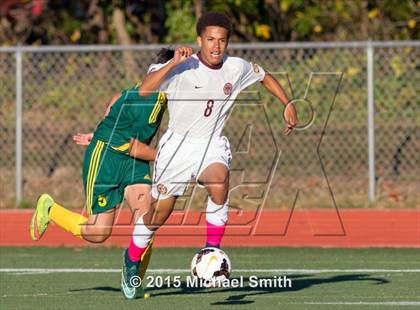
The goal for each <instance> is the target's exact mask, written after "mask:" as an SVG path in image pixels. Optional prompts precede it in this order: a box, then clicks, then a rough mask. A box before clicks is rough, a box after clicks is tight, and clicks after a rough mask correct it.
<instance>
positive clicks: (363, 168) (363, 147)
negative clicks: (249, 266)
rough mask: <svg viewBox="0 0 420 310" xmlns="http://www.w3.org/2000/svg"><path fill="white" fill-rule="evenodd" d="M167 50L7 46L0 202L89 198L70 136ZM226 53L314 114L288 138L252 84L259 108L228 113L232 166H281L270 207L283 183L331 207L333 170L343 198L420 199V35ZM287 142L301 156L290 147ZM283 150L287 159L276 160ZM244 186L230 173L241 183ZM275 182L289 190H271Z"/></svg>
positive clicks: (260, 175) (2, 60)
mask: <svg viewBox="0 0 420 310" xmlns="http://www.w3.org/2000/svg"><path fill="white" fill-rule="evenodd" d="M161 47H166V45H136V46H100V45H95V46H45V47H33V46H28V47H7V48H6V47H1V48H0V83H1V89H2V96H1V99H0V103H1V114H0V116H1V117H0V138H1V141H2V144H1V146H0V154H1V160H0V171H1V175H2V178H1V183H2V184H1V195H2V197H4V199H2V202H1V203H0V204H2V205H13V204H14V203H13V202H12V201H15V202H16V203H17V204H20V203H21V202H22V201H33V200H34V199H35V198H36V196H37V195H38V194H39V193H40V192H43V191H50V192H53V193H54V194H57V195H58V196H60V197H62V199H63V200H64V202H65V203H68V204H70V205H75V206H76V205H79V204H80V203H82V198H77V199H75V198H74V196H75V195H72V194H69V191H70V192H71V191H77V192H78V193H80V194H81V193H82V192H81V186H80V185H81V181H80V172H79V171H80V167H81V162H82V154H83V148H81V147H78V146H75V145H72V143H71V135H72V134H74V133H75V132H76V131H91V130H93V129H94V127H95V125H96V123H97V122H98V121H99V120H100V118H101V116H102V110H103V105H104V104H105V102H106V101H107V100H108V99H109V98H110V96H111V95H112V94H113V93H115V92H118V91H120V90H121V89H122V88H127V87H129V86H131V85H133V84H134V83H135V82H136V81H135V80H134V79H135V78H137V77H138V79H139V80H140V79H141V78H142V77H143V76H144V73H145V71H146V68H147V67H148V65H149V64H150V63H152V62H153V61H154V54H155V52H156V51H158V50H159V49H160V48H161ZM229 50H230V54H231V55H235V56H236V55H237V56H240V57H243V58H245V59H248V60H250V61H253V62H257V63H259V64H260V65H261V66H263V67H264V68H265V69H266V70H267V71H270V72H273V74H274V75H275V76H276V77H277V78H278V79H279V81H280V83H281V84H282V86H283V87H284V88H285V90H286V91H287V93H288V94H289V97H290V98H295V99H299V98H306V99H310V102H312V104H314V106H315V111H316V114H317V116H318V121H315V123H314V125H313V126H312V127H311V128H309V129H308V130H302V131H299V132H296V133H295V134H294V136H293V138H291V139H289V138H287V139H289V140H287V139H283V137H282V136H281V124H280V123H281V122H280V121H279V120H280V119H281V118H280V117H279V115H281V110H279V108H278V107H277V106H275V105H274V103H273V102H274V101H275V100H273V98H272V97H270V96H269V95H267V92H265V91H263V90H262V89H260V88H259V86H253V88H252V90H255V91H257V92H259V94H261V96H259V97H258V98H261V102H260V103H261V105H260V106H258V105H256V106H255V107H249V108H246V107H245V108H239V109H234V111H233V112H232V113H233V114H232V115H231V117H230V119H229V121H228V125H227V126H226V129H225V133H226V135H227V136H229V138H230V139H231V142H232V145H233V146H234V148H235V147H236V148H237V149H238V151H237V153H238V158H241V160H238V161H237V162H236V163H235V157H234V160H233V167H234V170H235V169H236V170H238V171H239V170H241V169H242V171H244V169H245V168H244V166H246V169H245V170H246V175H247V176H248V178H251V179H253V180H259V179H266V178H265V174H264V173H265V171H266V170H267V171H268V170H270V169H273V167H274V168H275V169H278V170H279V171H282V172H283V173H282V175H279V173H273V174H271V176H272V177H273V178H272V180H271V183H270V184H268V185H267V186H268V187H267V188H265V191H269V195H268V197H269V199H268V203H269V205H271V206H277V205H280V206H283V205H287V203H285V201H287V200H288V199H289V197H291V196H290V193H287V186H288V185H287V184H293V186H294V188H295V189H299V188H300V189H304V190H306V192H307V199H306V200H303V201H305V202H304V203H305V205H312V204H313V205H316V206H320V205H328V204H330V202H331V201H330V200H331V197H329V195H328V194H326V195H322V194H320V193H321V192H328V191H326V190H325V184H324V183H325V180H326V175H327V176H328V179H329V181H330V182H329V183H331V184H332V189H333V191H332V192H334V194H335V195H336V197H335V198H336V200H337V201H338V202H339V203H342V204H347V205H348V204H351V205H356V206H357V205H366V204H367V203H369V202H380V203H383V204H384V205H387V204H397V205H398V204H400V205H408V204H418V194H417V193H418V192H419V191H420V189H419V183H420V182H419V177H418V176H419V175H420V171H419V167H420V165H419V162H420V161H419V154H420V146H419V141H418V137H419V135H420V132H419V130H420V125H419V118H420V117H419V106H420V105H419V101H418V90H419V88H418V81H419V80H420V79H419V71H420V70H419V68H420V63H419V59H420V42H419V41H401V42H397V41H395V42H394V41H392V42H370V41H368V42H302V43H266V44H265V43H264V44H261V43H259V44H231V45H230V46H229ZM127 55H129V56H130V57H128V58H127ZM320 73H331V75H328V74H324V75H322V74H320ZM309 76H310V79H308V77H309ZM338 76H341V77H342V79H341V80H340V81H339V79H338ZM308 83H309V84H308ZM337 83H339V85H338V84H337ZM337 85H338V88H337V89H339V92H338V94H336V95H337V96H336V100H335V102H330V101H329V100H330V99H331V97H332V95H333V93H334V90H335V89H336V86H337ZM313 88H314V89H313ZM307 96H308V97H307ZM242 98H244V97H243V96H242ZM334 98H335V96H334ZM240 99H241V97H240V98H239V101H240ZM325 102H329V103H328V104H326V103H325ZM239 106H241V105H239ZM244 106H246V104H245V105H244ZM261 106H262V110H261ZM252 111H254V112H256V114H257V115H259V116H260V117H261V115H262V113H260V112H262V111H264V113H266V114H267V119H268V125H267V126H266V125H264V124H263V123H264V122H266V120H263V119H262V118H258V117H256V118H255V115H254V114H253V113H252ZM303 113H305V111H303ZM323 115H328V118H327V120H325V119H324V123H322V119H323ZM253 118H255V119H254V120H253V121H252V119H253ZM273 120H277V121H274V122H273ZM247 122H248V124H249V125H252V126H253V128H254V131H255V132H258V140H257V139H256V138H255V137H253V138H250V139H251V140H250V141H251V142H252V143H251V144H252V146H253V148H254V150H253V151H248V155H247V156H248V157H247V158H245V159H244V158H242V157H243V156H244V155H243V151H240V150H239V149H240V145H241V143H242V142H243V141H242V140H243V137H244V132H245V131H246V130H248V129H247V128H245V127H243V126H242V125H243V124H245V123H247ZM252 122H254V123H252ZM327 122H328V126H327V127H325V128H324V127H323V125H326V124H327ZM258 124H260V125H261V124H262V125H261V126H260V127H259V125H258ZM165 126H166V125H162V129H161V130H164V129H165ZM267 128H271V129H270V130H268V129H267ZM270 131H271V133H269V132H270ZM270 135H272V137H270ZM321 139H322V141H323V142H322V148H321V147H320V146H321V143H320V141H321ZM273 141H274V142H273ZM318 142H319V145H318V148H317V152H316V153H313V152H312V149H313V148H314V147H315V146H316V145H317V143H318ZM258 143H260V144H258ZM288 143H293V145H294V148H295V149H294V151H296V150H298V152H297V153H294V154H288V152H285V150H289V149H288V147H289V145H288ZM270 145H271V146H273V147H274V148H273V149H269V148H267V146H270ZM277 147H278V148H279V149H278V151H279V152H277V151H276V148H277ZM322 151H324V152H325V154H321V153H322ZM276 152H277V153H279V154H280V153H281V157H280V155H279V156H278V158H277V159H276V158H275V157H276V155H272V156H271V157H270V154H277V153H276ZM321 155H322V156H321ZM316 156H318V157H319V161H318V162H317V161H314V157H316ZM329 156H330V157H331V158H332V159H328V158H329ZM273 158H274V159H275V160H274V159H273ZM321 159H322V160H321ZM323 160H325V161H326V162H323ZM273 163H276V164H275V165H274V164H273ZM266 166H267V167H266ZM320 166H321V168H322V171H321V170H319V169H320ZM235 167H236V168H235ZM250 167H251V168H250ZM238 178H239V177H238ZM13 179H14V182H13ZM11 180H12V181H11ZM242 181H243V180H242ZM242 181H240V180H236V181H235V178H233V181H232V182H233V187H235V186H238V185H239V184H240V183H241V182H242ZM258 182H259V181H256V183H258ZM275 186H279V188H280V189H282V188H285V190H284V191H283V192H282V193H277V192H276V193H274V192H273V191H272V189H273V187H275ZM270 188H271V191H270ZM82 196H83V195H80V197H82Z"/></svg>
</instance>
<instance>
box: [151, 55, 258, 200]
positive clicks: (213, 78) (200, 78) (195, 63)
mask: <svg viewBox="0 0 420 310" xmlns="http://www.w3.org/2000/svg"><path fill="white" fill-rule="evenodd" d="M161 66H162V65H152V66H151V67H150V68H149V72H152V71H155V70H158V69H159V68H160V67H161ZM264 76H265V72H264V70H263V69H262V68H261V67H260V66H258V65H256V64H252V63H249V62H247V61H245V60H243V59H241V58H238V57H228V56H226V57H225V58H224V60H223V63H222V64H221V65H220V66H218V67H214V66H210V65H206V64H205V63H204V62H203V60H201V59H200V55H193V56H192V57H191V58H189V59H188V60H186V61H185V62H183V63H181V64H180V65H178V66H177V67H175V68H174V69H173V70H172V71H171V72H170V73H169V74H168V76H167V77H166V79H165V80H164V82H163V83H162V84H161V86H160V88H159V90H160V91H164V92H166V94H167V97H168V110H169V129H168V131H167V132H166V133H165V134H164V135H163V136H162V138H161V139H160V141H159V150H158V155H157V157H156V160H155V165H154V169H153V184H152V196H153V197H154V198H157V199H166V198H168V197H170V196H180V195H182V194H183V193H184V191H185V189H186V187H187V185H188V183H189V182H190V180H191V178H195V179H196V178H198V177H199V176H200V174H201V172H202V171H204V169H205V168H206V167H208V166H209V165H211V164H213V163H222V164H224V165H226V166H227V167H228V169H229V167H230V162H231V159H232V154H231V151H230V145H229V140H228V139H227V138H226V137H223V136H221V132H222V130H223V126H224V124H225V122H226V119H227V116H228V115H229V111H230V108H231V107H232V105H233V103H234V100H235V98H236V97H237V96H238V94H239V93H240V92H241V91H242V90H243V89H245V88H246V87H248V86H250V85H251V84H253V83H255V82H257V81H262V80H263V79H264Z"/></svg>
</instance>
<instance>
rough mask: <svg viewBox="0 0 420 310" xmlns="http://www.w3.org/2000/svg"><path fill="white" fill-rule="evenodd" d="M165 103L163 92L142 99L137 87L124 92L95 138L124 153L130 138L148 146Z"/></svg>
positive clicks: (103, 121) (102, 123)
mask: <svg viewBox="0 0 420 310" xmlns="http://www.w3.org/2000/svg"><path fill="white" fill-rule="evenodd" d="M166 102H167V100H166V96H165V93H163V92H159V93H153V94H151V95H149V96H147V97H141V96H139V95H138V88H137V87H133V88H131V89H128V90H125V91H123V92H122V93H121V96H120V97H119V98H118V99H117V101H116V102H115V103H114V104H113V106H112V107H111V110H110V111H109V113H108V115H107V116H106V117H105V118H104V119H103V120H102V121H101V122H100V123H99V125H98V127H97V128H96V130H95V133H94V137H95V138H96V139H98V140H101V141H104V142H106V143H108V144H109V146H111V147H112V148H113V149H114V150H118V151H121V152H128V149H129V146H130V139H131V138H134V139H137V140H139V141H140V142H144V143H149V142H150V140H151V139H152V138H153V136H154V135H155V133H156V131H157V129H158V127H159V123H160V121H161V119H162V116H163V112H164V111H165V108H166Z"/></svg>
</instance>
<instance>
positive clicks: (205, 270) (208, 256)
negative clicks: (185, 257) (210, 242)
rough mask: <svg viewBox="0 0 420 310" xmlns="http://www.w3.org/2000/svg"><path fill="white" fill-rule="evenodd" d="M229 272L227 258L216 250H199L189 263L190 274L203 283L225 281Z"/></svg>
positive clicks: (220, 251)
mask: <svg viewBox="0 0 420 310" xmlns="http://www.w3.org/2000/svg"><path fill="white" fill-rule="evenodd" d="M231 270H232V269H231V265H230V259H229V257H228V256H227V254H226V253H225V252H223V251H222V250H220V249H218V248H210V247H209V248H204V249H201V250H200V251H199V252H198V253H197V254H195V256H194V257H193V259H192V262H191V274H192V275H193V276H195V277H198V278H199V279H202V280H204V281H214V280H216V281H223V280H226V279H228V278H229V276H230V272H231Z"/></svg>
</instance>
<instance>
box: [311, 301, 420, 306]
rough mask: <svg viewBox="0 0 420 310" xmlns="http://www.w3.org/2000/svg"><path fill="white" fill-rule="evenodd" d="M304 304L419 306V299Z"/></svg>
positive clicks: (313, 303)
mask: <svg viewBox="0 0 420 310" xmlns="http://www.w3.org/2000/svg"><path fill="white" fill-rule="evenodd" d="M304 304H305V305H346V306H420V301H371V302H369V301H343V302H339V301H337V302H304Z"/></svg>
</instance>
